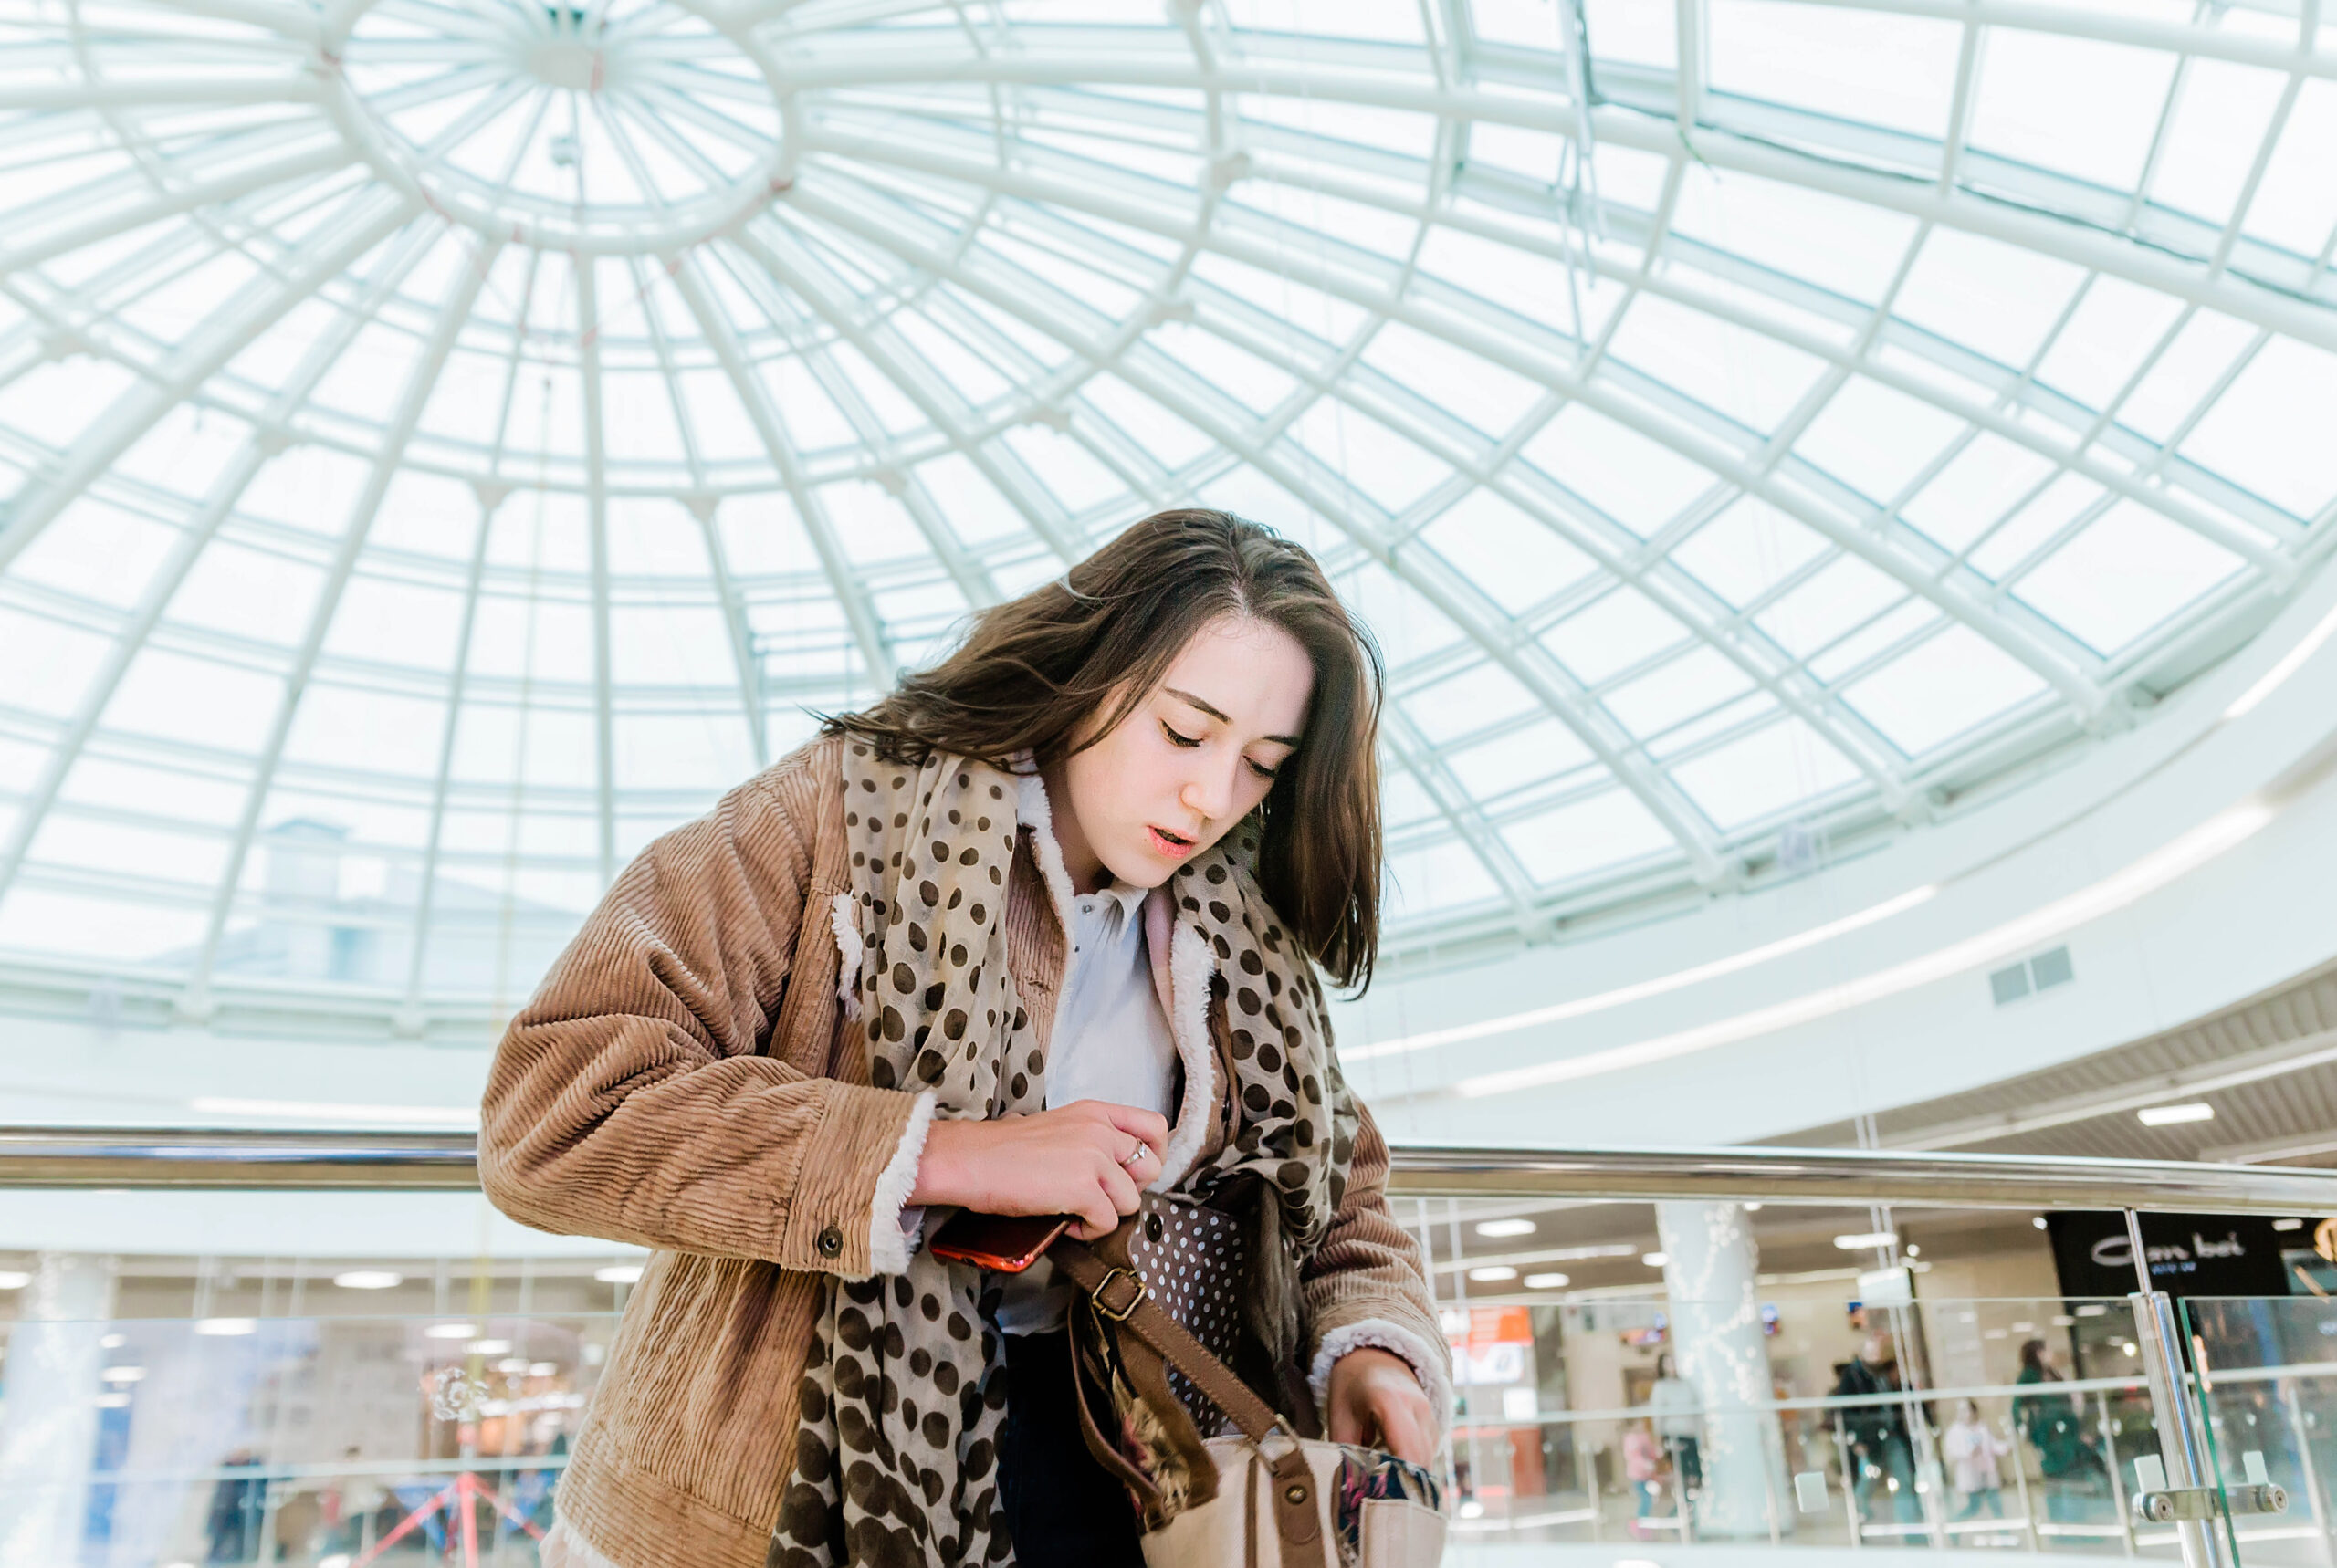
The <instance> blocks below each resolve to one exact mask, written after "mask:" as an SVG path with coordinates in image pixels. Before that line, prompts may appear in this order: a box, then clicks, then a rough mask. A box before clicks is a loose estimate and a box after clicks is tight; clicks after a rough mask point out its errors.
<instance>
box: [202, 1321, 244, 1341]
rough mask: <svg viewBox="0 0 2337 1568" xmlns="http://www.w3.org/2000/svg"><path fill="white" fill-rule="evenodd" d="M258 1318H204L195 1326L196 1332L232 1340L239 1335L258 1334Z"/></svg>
mask: <svg viewBox="0 0 2337 1568" xmlns="http://www.w3.org/2000/svg"><path fill="white" fill-rule="evenodd" d="M258 1329H259V1320H258V1319H257V1318H204V1319H203V1320H202V1321H201V1322H198V1323H196V1324H195V1325H194V1332H195V1333H199V1334H209V1335H211V1336H212V1337H214V1338H215V1339H232V1338H234V1337H235V1336H236V1335H237V1334H246V1333H257V1332H258Z"/></svg>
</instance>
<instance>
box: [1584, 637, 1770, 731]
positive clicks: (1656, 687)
mask: <svg viewBox="0 0 2337 1568" xmlns="http://www.w3.org/2000/svg"><path fill="white" fill-rule="evenodd" d="M1752 689H1753V678H1752V677H1751V676H1750V675H1748V674H1745V672H1744V671H1743V670H1742V669H1739V668H1738V667H1737V666H1736V665H1735V664H1732V663H1731V662H1730V661H1729V659H1728V658H1727V656H1726V655H1725V654H1724V653H1721V652H1720V650H1719V649H1717V648H1713V647H1709V646H1697V647H1692V648H1690V649H1689V650H1688V651H1687V652H1686V653H1682V654H1681V655H1680V656H1679V657H1678V658H1676V659H1672V660H1671V661H1669V662H1667V663H1665V664H1661V665H1659V666H1657V667H1656V668H1655V669H1653V670H1651V671H1649V672H1648V673H1647V674H1643V675H1640V676H1636V677H1634V678H1633V679H1631V680H1630V681H1627V682H1625V683H1624V684H1623V685H1619V686H1617V687H1615V688H1614V689H1613V690H1611V691H1608V692H1605V693H1602V694H1600V696H1599V699H1598V700H1599V701H1600V702H1601V703H1603V704H1605V705H1606V707H1607V711H1608V712H1609V713H1611V714H1613V715H1614V716H1616V718H1617V719H1619V720H1620V721H1621V723H1622V725H1623V727H1624V728H1626V729H1628V730H1630V732H1631V733H1632V734H1633V735H1635V736H1638V737H1640V738H1641V739H1643V740H1644V739H1647V738H1650V737H1653V736H1656V735H1660V734H1661V733H1662V732H1663V731H1665V730H1667V729H1670V728H1671V727H1672V726H1674V725H1677V724H1681V723H1683V722H1685V721H1686V720H1688V719H1692V718H1693V717H1695V716H1697V715H1698V714H1701V713H1703V712H1706V711H1707V710H1709V709H1711V708H1713V707H1716V706H1720V705H1722V704H1724V703H1727V702H1731V701H1734V699H1735V698H1737V697H1739V696H1742V695H1744V694H1745V693H1746V692H1748V691H1750V690H1752Z"/></svg>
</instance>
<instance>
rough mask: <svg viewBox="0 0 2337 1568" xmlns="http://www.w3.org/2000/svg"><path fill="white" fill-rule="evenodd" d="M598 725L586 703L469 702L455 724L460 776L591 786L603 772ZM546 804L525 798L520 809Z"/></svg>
mask: <svg viewBox="0 0 2337 1568" xmlns="http://www.w3.org/2000/svg"><path fill="white" fill-rule="evenodd" d="M597 729H598V727H597V726H596V725H595V724H594V723H593V719H592V715H591V714H589V713H586V712H584V711H583V710H582V709H581V708H572V707H567V708H563V707H552V706H547V705H544V704H538V705H537V706H533V707H529V708H517V707H510V706H505V705H502V704H499V703H485V702H479V701H471V702H466V703H465V704H464V705H463V711H462V715H461V716H460V717H459V718H458V719H457V720H456V725H455V766H454V773H455V777H456V778H457V779H473V780H477V781H479V782H483V783H521V784H529V785H549V786H550V787H552V788H555V789H574V790H580V791H581V790H589V789H591V788H592V784H593V781H594V780H595V779H597V778H598V777H599V776H600V762H599V749H600V748H599V739H598V736H597V733H596V732H597ZM542 805H543V802H541V801H522V802H521V803H520V810H522V811H523V812H529V813H532V812H534V811H537V810H540V809H541V808H542ZM524 820H525V819H524V818H523V821H524Z"/></svg>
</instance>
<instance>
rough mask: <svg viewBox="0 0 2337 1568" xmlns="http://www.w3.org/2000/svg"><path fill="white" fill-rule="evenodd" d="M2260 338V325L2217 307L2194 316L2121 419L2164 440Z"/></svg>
mask: <svg viewBox="0 0 2337 1568" xmlns="http://www.w3.org/2000/svg"><path fill="white" fill-rule="evenodd" d="M2255 336H2256V329H2254V328H2252V327H2249V326H2248V325H2247V324H2246V323H2244V322H2240V321H2235V320H2233V319H2231V318H2230V317H2228V316H2222V315H2218V314H2216V312H2215V311H2213V310H2202V311H2200V312H2199V313H2198V314H2196V315H2195V316H2193V317H2192V318H2191V319H2190V320H2189V321H2187V322H2185V323H2184V327H2183V330H2181V331H2180V332H2177V333H2176V334H2175V341H2174V342H2172V343H2170V344H2168V345H2167V348H2166V352H2164V353H2163V354H2161V355H2160V356H2159V357H2158V362H2157V363H2155V364H2154V365H2153V366H2151V368H2150V373H2149V374H2147V375H2145V376H2144V377H2143V379H2142V382H2141V383H2140V384H2139V385H2137V386H2136V387H2135V388H2134V391H2133V395H2132V396H2130V397H2128V398H2127V400H2126V401H2125V402H2123V403H2122V404H2121V405H2120V406H2119V409H2118V423H2121V424H2122V425H2124V426H2125V427H2126V428H2127V429H2129V430H2138V431H2140V432H2142V433H2143V434H2144V435H2147V436H2149V437H2150V438H2151V439H2152V440H2153V441H2164V440H2165V439H2166V438H2167V437H2168V436H2170V435H2172V434H2175V431H2176V429H2177V428H2179V427H2180V426H2181V425H2182V423H2183V422H2184V421H2185V420H2187V419H2189V418H2190V417H2191V415H2192V413H2193V412H2194V411H2195V410H2196V409H2197V408H2198V406H2199V400H2200V399H2201V398H2203V397H2205V396H2206V393H2207V390H2208V389H2209V388H2210V387H2212V386H2214V385H2215V384H2216V382H2217V381H2219V380H2221V379H2222V377H2223V373H2224V372H2225V371H2227V370H2228V369H2230V368H2231V362H2232V361H2234V360H2235V359H2237V358H2238V357H2239V355H2240V353H2241V351H2242V350H2245V349H2246V348H2247V347H2248V343H2249V341H2250V340H2253V339H2254V338H2255Z"/></svg>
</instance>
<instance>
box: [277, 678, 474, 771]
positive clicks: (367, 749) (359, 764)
mask: <svg viewBox="0 0 2337 1568" xmlns="http://www.w3.org/2000/svg"><path fill="white" fill-rule="evenodd" d="M445 730H446V705H445V703H443V702H435V701H431V700H427V699H424V698H421V697H410V696H403V695H399V694H397V693H394V692H376V691H365V690H362V689H361V688H358V687H354V686H343V685H334V684H332V683H330V682H325V681H316V680H312V681H310V682H309V685H308V688H307V689H306V690H305V691H303V692H302V693H301V694H300V706H299V708H297V709H296V710H294V712H293V715H292V728H291V730H290V731H289V733H288V734H287V735H286V736H285V738H284V755H285V757H286V758H288V760H291V761H297V762H316V763H320V764H322V765H324V766H326V767H329V768H359V769H362V770H363V771H365V772H368V773H381V774H404V775H408V776H410V777H414V778H421V777H424V776H426V775H428V774H429V773H430V772H432V771H434V770H435V768H436V767H437V764H438V744H439V737H441V736H443V735H444V734H445ZM416 741H420V742H421V743H422V744H420V745H417V744H415V742H416Z"/></svg>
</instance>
